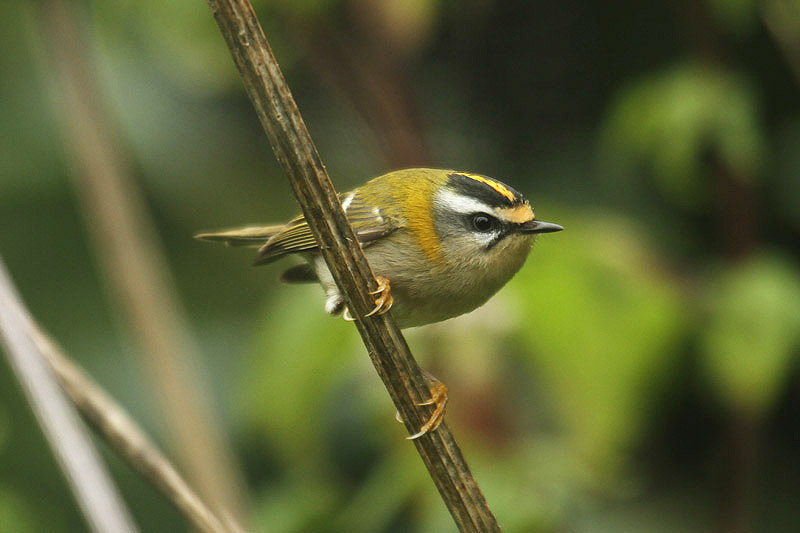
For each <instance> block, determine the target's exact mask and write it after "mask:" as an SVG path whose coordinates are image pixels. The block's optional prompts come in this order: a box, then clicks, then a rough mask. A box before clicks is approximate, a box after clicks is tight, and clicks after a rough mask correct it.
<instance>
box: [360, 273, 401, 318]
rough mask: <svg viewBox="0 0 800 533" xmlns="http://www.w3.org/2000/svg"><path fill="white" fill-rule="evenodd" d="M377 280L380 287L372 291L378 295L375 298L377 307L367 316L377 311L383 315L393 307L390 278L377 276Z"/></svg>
mask: <svg viewBox="0 0 800 533" xmlns="http://www.w3.org/2000/svg"><path fill="white" fill-rule="evenodd" d="M375 280H376V281H377V282H378V288H377V289H375V290H374V291H371V292H370V294H373V295H378V297H377V298H376V299H375V308H374V309H373V310H372V311H370V312H369V313H367V314H366V315H365V316H372V315H374V314H375V313H377V314H379V315H382V314H384V313H386V312H387V311H389V309H391V308H392V304H394V298H392V287H391V285H390V284H389V280H388V279H386V278H384V277H383V276H375Z"/></svg>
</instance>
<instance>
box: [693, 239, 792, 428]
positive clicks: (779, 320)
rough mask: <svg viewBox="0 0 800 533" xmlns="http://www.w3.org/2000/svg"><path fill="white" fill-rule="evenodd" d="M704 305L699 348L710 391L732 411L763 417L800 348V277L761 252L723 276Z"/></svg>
mask: <svg viewBox="0 0 800 533" xmlns="http://www.w3.org/2000/svg"><path fill="white" fill-rule="evenodd" d="M708 301H709V303H710V305H711V308H710V314H709V317H708V326H707V327H706V328H705V330H704V335H703V338H702V345H703V348H704V351H703V363H704V367H705V370H706V373H707V377H708V379H709V380H710V383H711V385H712V388H713V390H714V391H715V392H716V394H718V395H719V397H720V398H721V399H722V400H723V401H724V402H725V403H726V404H728V405H730V406H731V407H732V408H733V409H736V410H742V411H745V412H746V413H749V414H751V415H753V416H763V415H764V414H765V413H766V412H768V411H769V409H770V408H771V407H772V406H773V405H774V402H775V398H776V395H777V394H778V393H779V392H780V390H781V388H782V387H783V386H784V385H785V383H786V379H787V377H788V370H789V366H790V365H791V364H792V362H793V358H794V355H795V353H796V351H797V348H798V345H800V305H799V304H798V303H799V302H800V272H798V269H797V266H796V265H794V264H792V263H791V262H790V261H789V260H788V259H787V258H785V257H783V256H781V255H778V254H776V253H770V252H764V253H761V254H760V255H758V256H756V257H754V258H752V259H751V260H749V261H747V262H745V263H742V264H738V265H735V266H733V267H731V268H730V269H729V270H727V271H726V272H724V273H723V275H722V276H721V277H720V279H719V280H718V281H717V282H716V283H715V284H714V286H713V287H712V290H711V291H710V293H709V295H708Z"/></svg>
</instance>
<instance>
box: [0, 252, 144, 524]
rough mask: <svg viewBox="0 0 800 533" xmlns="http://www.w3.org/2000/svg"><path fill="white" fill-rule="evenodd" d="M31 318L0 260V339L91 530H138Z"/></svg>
mask: <svg viewBox="0 0 800 533" xmlns="http://www.w3.org/2000/svg"><path fill="white" fill-rule="evenodd" d="M32 326H33V320H32V319H31V317H30V315H29V314H28V311H27V309H25V307H24V305H23V304H22V302H21V301H20V299H19V296H17V293H16V291H15V290H14V287H13V285H12V282H11V279H10V278H9V276H8V274H7V272H6V269H5V266H4V265H3V262H2V260H0V344H2V345H4V346H5V348H6V349H5V352H6V355H7V356H8V360H9V363H10V364H11V368H12V369H13V370H14V372H15V374H16V375H17V379H18V380H19V382H20V385H21V387H22V389H23V391H25V394H26V395H27V397H28V401H29V402H30V404H31V407H32V409H33V412H34V414H35V415H36V418H37V420H38V421H39V424H40V425H41V426H42V431H43V432H44V434H45V437H47V441H48V442H49V444H50V448H51V449H52V450H53V453H54V454H55V456H56V459H58V462H59V464H60V465H61V469H62V470H63V471H64V475H65V476H66V478H67V481H68V482H69V485H70V487H71V488H72V492H73V493H74V494H75V499H76V500H77V501H78V505H79V506H80V508H81V511H82V512H83V515H84V516H85V517H86V521H87V522H88V523H89V526H90V527H91V529H92V531H97V532H101V531H119V532H121V533H125V532H134V531H138V528H137V527H136V526H135V525H134V523H133V521H132V519H131V517H130V513H129V512H128V508H127V507H126V505H125V502H124V501H123V500H122V498H121V497H120V495H119V492H118V491H117V488H116V486H115V485H114V482H113V481H112V480H111V476H109V474H108V471H107V470H106V468H105V465H104V464H103V461H102V460H101V459H100V456H99V454H98V453H97V450H96V449H95V447H94V445H93V444H92V440H91V438H90V437H89V435H88V433H87V431H86V427H85V426H84V425H83V424H82V423H81V421H80V419H79V418H78V415H77V413H76V412H75V410H74V409H73V407H72V406H71V405H70V404H69V402H68V400H67V398H66V397H65V396H64V392H63V391H62V390H61V388H60V387H59V386H58V382H57V381H56V380H55V378H54V376H53V374H52V373H51V372H50V369H49V368H48V367H47V362H46V361H45V357H44V354H43V351H42V350H41V347H40V346H39V343H37V342H36V341H37V339H36V336H35V332H34V328H33V327H32Z"/></svg>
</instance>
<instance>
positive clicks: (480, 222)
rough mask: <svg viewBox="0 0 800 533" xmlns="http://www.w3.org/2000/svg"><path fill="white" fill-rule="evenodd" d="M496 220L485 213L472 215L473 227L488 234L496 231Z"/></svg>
mask: <svg viewBox="0 0 800 533" xmlns="http://www.w3.org/2000/svg"><path fill="white" fill-rule="evenodd" d="M494 225H495V219H494V217H491V216H489V215H487V214H485V213H477V214H475V215H472V227H473V228H475V230H476V231H480V232H481V233H486V232H488V231H491V230H492V229H494Z"/></svg>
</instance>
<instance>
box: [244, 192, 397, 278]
mask: <svg viewBox="0 0 800 533" xmlns="http://www.w3.org/2000/svg"><path fill="white" fill-rule="evenodd" d="M351 194H353V193H347V194H343V195H341V199H342V200H343V202H344V205H345V214H346V215H347V220H348V221H349V222H350V225H352V226H353V231H355V234H356V238H357V239H358V242H360V243H361V245H362V246H368V245H369V244H371V243H373V242H375V241H377V240H378V239H380V238H382V237H385V236H387V235H389V234H390V233H392V232H393V231H395V230H396V229H397V228H398V227H399V225H398V223H397V221H395V220H393V219H391V218H390V217H387V216H384V215H383V213H382V212H381V210H380V209H379V208H378V207H376V206H373V205H370V204H368V203H366V202H364V200H363V199H362V198H361V197H360V196H359V195H358V193H355V194H354V195H353V196H352V197H351V198H350V195H351ZM348 198H349V200H348ZM316 249H317V242H316V240H314V235H312V234H311V228H310V227H309V226H308V223H307V222H306V219H305V217H303V216H302V215H300V216H298V217H296V218H294V219H292V220H290V221H289V222H288V223H287V224H286V225H285V226H283V228H282V230H281V231H279V232H278V233H276V234H274V235H272V236H271V237H270V238H269V239H268V240H267V242H266V243H264V245H263V246H262V247H261V248H260V249H259V250H258V257H257V258H256V261H255V264H256V265H263V264H266V263H270V262H272V261H274V260H275V259H277V258H279V257H281V256H283V255H286V254H294V253H299V252H310V251H313V250H316Z"/></svg>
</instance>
